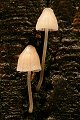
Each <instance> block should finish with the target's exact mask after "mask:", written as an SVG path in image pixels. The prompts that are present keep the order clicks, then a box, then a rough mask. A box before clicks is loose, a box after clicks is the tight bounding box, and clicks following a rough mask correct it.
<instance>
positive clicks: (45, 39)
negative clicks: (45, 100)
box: [36, 29, 48, 91]
mask: <svg viewBox="0 0 80 120" xmlns="http://www.w3.org/2000/svg"><path fill="white" fill-rule="evenodd" d="M47 41H48V29H45V38H44V47H43V55H42V64H41V68H42V70H41V72H40V79H39V82H38V85H37V87H36V90H37V91H39V89H40V87H41V84H42V82H43V77H44V67H45V58H46V51H47Z"/></svg>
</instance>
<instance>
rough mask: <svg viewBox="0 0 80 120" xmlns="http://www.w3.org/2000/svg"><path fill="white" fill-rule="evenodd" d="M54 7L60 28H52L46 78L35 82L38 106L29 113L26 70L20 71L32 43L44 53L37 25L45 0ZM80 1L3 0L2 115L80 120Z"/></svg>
mask: <svg viewBox="0 0 80 120" xmlns="http://www.w3.org/2000/svg"><path fill="white" fill-rule="evenodd" d="M47 5H48V6H49V7H51V8H52V9H54V12H55V15H56V17H57V19H58V23H59V31H58V32H54V33H53V32H50V33H49V40H48V51H47V57H46V68H45V76H44V82H43V85H42V87H41V90H40V92H39V93H36V91H35V87H36V84H37V82H38V78H39V74H36V76H35V78H34V80H33V82H32V90H33V100H34V112H33V113H32V114H29V113H28V93H27V82H26V78H27V73H20V72H17V71H16V66H17V60H18V56H19V54H20V53H21V52H22V50H23V49H24V48H25V47H26V46H27V45H28V44H32V45H34V46H35V47H36V49H37V51H38V53H39V55H40V58H41V55H42V45H43V39H44V32H38V31H36V30H35V25H36V22H37V19H38V17H39V15H40V14H41V12H42V10H43V9H44V7H46V6H47ZM79 5H80V1H79V0H71V1H70V0H67V1H66V0H5V1H4V0H0V120H80V8H79V7H80V6H79Z"/></svg>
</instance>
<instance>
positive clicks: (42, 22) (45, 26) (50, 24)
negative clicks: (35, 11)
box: [36, 8, 58, 91]
mask: <svg viewBox="0 0 80 120" xmlns="http://www.w3.org/2000/svg"><path fill="white" fill-rule="evenodd" d="M36 30H39V31H45V37H44V47H43V55H42V64H41V67H42V70H41V72H40V79H39V82H38V85H37V87H36V90H37V91H38V90H39V89H40V87H41V84H42V81H43V76H44V66H45V58H46V50H47V41H48V31H57V30H58V22H57V19H56V16H55V14H54V12H53V10H52V9H51V8H45V9H44V10H43V12H42V14H41V15H40V17H39V18H38V21H37V24H36Z"/></svg>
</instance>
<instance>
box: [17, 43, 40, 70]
mask: <svg viewBox="0 0 80 120" xmlns="http://www.w3.org/2000/svg"><path fill="white" fill-rule="evenodd" d="M40 70H41V66H40V59H39V56H38V54H37V51H36V49H35V47H33V46H32V45H28V46H27V47H26V48H25V49H24V50H23V52H22V53H21V54H20V56H19V59H18V64H17V71H21V72H26V71H36V72H37V71H40Z"/></svg>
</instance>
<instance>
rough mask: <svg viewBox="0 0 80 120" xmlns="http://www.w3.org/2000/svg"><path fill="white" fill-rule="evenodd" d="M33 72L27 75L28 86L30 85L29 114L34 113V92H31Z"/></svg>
mask: <svg viewBox="0 0 80 120" xmlns="http://www.w3.org/2000/svg"><path fill="white" fill-rule="evenodd" d="M30 78H31V72H30V71H29V72H28V75H27V84H28V95H29V113H32V112H33V99H32V90H31V79H30Z"/></svg>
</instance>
